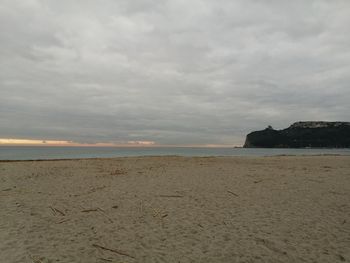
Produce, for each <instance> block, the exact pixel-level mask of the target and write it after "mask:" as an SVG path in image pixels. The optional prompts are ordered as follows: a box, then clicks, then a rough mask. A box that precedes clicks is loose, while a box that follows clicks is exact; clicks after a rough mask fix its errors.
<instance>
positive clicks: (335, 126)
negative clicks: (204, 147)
mask: <svg viewBox="0 0 350 263" xmlns="http://www.w3.org/2000/svg"><path fill="white" fill-rule="evenodd" d="M244 147H245V148H306V147H315V148H317V147H322V148H350V122H324V121H317V122H316V121H310V122H309V121H308V122H296V123H294V124H292V125H291V126H290V127H288V128H286V129H283V130H274V129H273V128H272V127H271V126H269V127H268V128H266V129H264V130H261V131H254V132H251V133H249V134H248V135H247V137H246V141H245V143H244Z"/></svg>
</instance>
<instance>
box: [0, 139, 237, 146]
mask: <svg viewBox="0 0 350 263" xmlns="http://www.w3.org/2000/svg"><path fill="white" fill-rule="evenodd" d="M2 146H13V147H16V146H33V147H111V148H113V147H116V148H117V147H119V148H162V147H163V148H164V147H179V148H180V147H183V148H186V147H188V148H191V147H192V148H232V147H242V145H235V144H213V143H206V144H157V143H156V142H154V141H126V142H108V143H78V142H74V141H61V140H38V139H13V138H0V147H2Z"/></svg>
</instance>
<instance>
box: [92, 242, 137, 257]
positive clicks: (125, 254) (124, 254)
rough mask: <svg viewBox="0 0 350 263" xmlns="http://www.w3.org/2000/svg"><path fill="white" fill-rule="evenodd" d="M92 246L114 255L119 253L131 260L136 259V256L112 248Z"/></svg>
mask: <svg viewBox="0 0 350 263" xmlns="http://www.w3.org/2000/svg"><path fill="white" fill-rule="evenodd" d="M92 246H93V247H96V248H100V249H103V250H107V251H110V252H114V253H117V254H119V255H122V256H126V257H129V258H135V257H134V256H131V255H129V254H127V253H125V252H123V251H120V250H117V249H111V248H108V247H104V246H100V245H97V244H92Z"/></svg>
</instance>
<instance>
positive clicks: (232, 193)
mask: <svg viewBox="0 0 350 263" xmlns="http://www.w3.org/2000/svg"><path fill="white" fill-rule="evenodd" d="M227 192H228V193H229V194H231V195H234V196H238V194H236V193H234V192H232V191H227Z"/></svg>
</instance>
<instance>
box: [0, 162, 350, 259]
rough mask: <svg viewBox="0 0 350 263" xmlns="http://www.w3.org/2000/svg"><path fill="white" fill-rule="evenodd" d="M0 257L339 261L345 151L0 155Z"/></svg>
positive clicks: (349, 237)
mask: <svg viewBox="0 0 350 263" xmlns="http://www.w3.org/2000/svg"><path fill="white" fill-rule="evenodd" d="M0 200H1V202H0V252H1V253H0V262H5V263H7V262H10V263H14V262H21V263H23V262H31V263H32V262H35V263H38V262H70V263H71V262H84V263H85V262H86V263H89V262H350V157H349V156H348V157H345V156H343V157H342V156H315V157H285V156H282V157H264V158H243V157H239V158H237V157H234V158H226V157H222V158H183V157H142V158H134V157H133V158H116V159H94V160H64V161H30V162H1V163H0Z"/></svg>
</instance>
